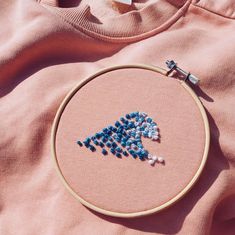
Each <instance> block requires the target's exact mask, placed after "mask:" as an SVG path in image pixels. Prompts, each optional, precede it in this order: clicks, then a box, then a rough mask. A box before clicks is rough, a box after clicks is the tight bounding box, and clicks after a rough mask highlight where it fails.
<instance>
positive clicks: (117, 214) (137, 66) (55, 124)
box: [51, 64, 210, 218]
mask: <svg viewBox="0 0 235 235" xmlns="http://www.w3.org/2000/svg"><path fill="white" fill-rule="evenodd" d="M126 68H135V69H145V70H150V71H154V72H156V73H160V74H162V75H164V76H168V71H167V70H165V69H162V68H160V67H157V66H151V65H144V64H130V65H119V66H113V67H109V68H105V69H102V70H100V71H98V72H97V73H95V74H93V75H91V76H89V77H87V78H85V79H84V80H82V81H81V82H79V83H78V84H77V86H76V87H75V88H74V89H72V91H71V92H69V93H68V95H67V96H66V97H65V99H64V100H63V102H62V103H61V105H60V107H59V109H58V111H57V113H56V116H55V119H54V122H53V126H52V131H51V152H52V156H53V160H54V163H55V166H56V170H57V173H58V175H59V177H60V179H61V180H62V183H63V184H64V186H65V187H66V188H67V189H68V191H69V192H70V193H71V194H72V195H73V196H74V197H75V198H76V199H77V200H78V201H80V202H81V203H82V204H83V205H85V206H86V207H88V208H90V209H92V210H94V211H97V212H99V213H102V214H105V215H109V216H114V217H122V218H132V217H140V216H145V215H149V214H152V213H156V212H159V211H161V210H163V209H165V208H167V207H169V206H171V205H173V204H174V203H176V202H177V201H178V200H179V199H181V198H182V197H183V196H184V195H185V194H186V193H187V192H188V191H189V190H190V189H191V188H192V186H193V185H194V184H195V183H196V182H197V180H198V178H199V176H200V174H201V172H202V170H203V168H204V166H205V163H206V160H207V156H208V151H209V144H210V130H209V123H208V118H207V115H206V111H205V109H204V107H203V105H202V103H201V101H200V99H199V98H198V96H197V95H196V94H195V92H194V91H193V90H192V88H191V87H190V86H189V85H188V84H187V83H186V82H185V81H182V80H178V82H179V84H180V85H181V86H182V87H183V88H184V89H185V90H186V91H187V92H188V94H189V95H190V96H191V97H192V98H193V100H194V101H195V103H196V105H197V107H198V109H199V111H200V113H201V116H202V119H203V122H204V131H205V145H204V152H203V157H202V160H201V163H200V165H199V168H198V170H197V171H196V173H195V175H194V177H193V178H192V179H191V181H190V182H189V183H188V184H187V185H186V186H185V188H183V190H181V191H180V192H179V193H178V194H177V195H176V196H174V197H173V198H172V199H170V200H169V201H167V202H165V203H164V204H162V205H160V206H158V207H156V208H152V209H149V210H145V211H139V212H132V213H120V212H113V211H108V210H105V209H102V208H99V207H97V206H95V205H93V204H91V203H89V202H87V201H86V200H84V199H83V198H82V197H80V196H79V195H77V194H76V193H75V192H74V191H73V189H72V188H71V186H70V185H69V184H68V182H67V181H66V179H65V177H64V176H63V173H62V171H61V169H60V166H59V164H58V160H57V156H56V147H55V143H56V133H57V128H58V124H59V121H60V117H61V115H62V113H63V111H64V109H65V107H66V105H67V104H68V102H69V101H70V100H71V98H72V97H73V96H74V94H75V93H76V92H77V91H78V90H79V89H80V88H81V87H83V86H84V85H85V84H87V83H88V82H89V81H91V80H92V79H94V78H96V77H98V76H100V75H102V74H105V73H108V72H110V71H113V70H120V69H126Z"/></svg>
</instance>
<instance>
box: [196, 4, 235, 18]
mask: <svg viewBox="0 0 235 235" xmlns="http://www.w3.org/2000/svg"><path fill="white" fill-rule="evenodd" d="M192 5H193V6H195V7H198V8H200V9H202V10H205V11H208V12H210V13H212V14H215V15H218V16H221V17H224V18H226V19H230V20H235V17H229V16H226V15H223V14H220V13H218V12H215V11H212V10H209V9H208V8H206V7H203V6H200V5H197V4H196V3H192Z"/></svg>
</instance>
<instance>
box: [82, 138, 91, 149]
mask: <svg viewBox="0 0 235 235" xmlns="http://www.w3.org/2000/svg"><path fill="white" fill-rule="evenodd" d="M83 144H84V145H85V146H86V147H87V148H88V147H89V146H90V143H88V142H87V141H86V140H85V141H83Z"/></svg>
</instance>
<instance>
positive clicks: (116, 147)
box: [77, 112, 159, 160]
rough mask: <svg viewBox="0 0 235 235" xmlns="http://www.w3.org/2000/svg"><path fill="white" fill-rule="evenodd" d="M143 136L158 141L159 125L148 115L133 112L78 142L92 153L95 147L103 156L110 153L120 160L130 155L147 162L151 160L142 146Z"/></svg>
mask: <svg viewBox="0 0 235 235" xmlns="http://www.w3.org/2000/svg"><path fill="white" fill-rule="evenodd" d="M142 136H143V137H145V138H149V139H151V140H158V139H159V129H158V125H157V123H156V122H154V121H153V119H152V118H150V117H149V116H148V115H147V114H146V113H144V112H132V113H129V114H126V115H125V116H124V117H121V118H120V120H117V121H116V122H115V123H114V125H110V126H108V127H105V128H103V129H102V131H100V132H97V133H95V134H94V135H93V136H90V137H87V138H86V139H85V140H84V141H80V140H78V141H77V144H78V145H79V146H80V147H82V146H83V145H84V146H85V147H86V148H88V149H90V150H91V151H92V152H94V151H96V147H95V146H97V147H100V148H101V149H102V150H101V152H102V154H103V155H107V154H108V152H110V153H111V154H113V155H114V156H116V157H118V158H120V157H122V156H126V157H127V156H129V155H130V156H132V157H133V158H139V159H140V160H145V159H149V158H148V156H149V152H148V151H147V150H146V149H145V148H144V146H143V144H142V140H141V137H142Z"/></svg>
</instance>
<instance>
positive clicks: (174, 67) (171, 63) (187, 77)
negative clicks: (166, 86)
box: [166, 60, 199, 85]
mask: <svg viewBox="0 0 235 235" xmlns="http://www.w3.org/2000/svg"><path fill="white" fill-rule="evenodd" d="M166 65H167V67H168V68H169V69H170V70H169V71H168V72H167V73H168V74H169V73H171V72H172V71H173V70H176V71H177V72H179V73H181V74H182V75H184V76H185V79H184V80H185V81H190V82H191V83H192V84H194V85H197V84H198V83H199V79H198V78H197V77H196V76H194V75H192V74H191V73H190V72H186V71H184V70H183V69H181V68H179V67H178V66H177V64H176V62H175V61H174V60H167V61H166Z"/></svg>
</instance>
